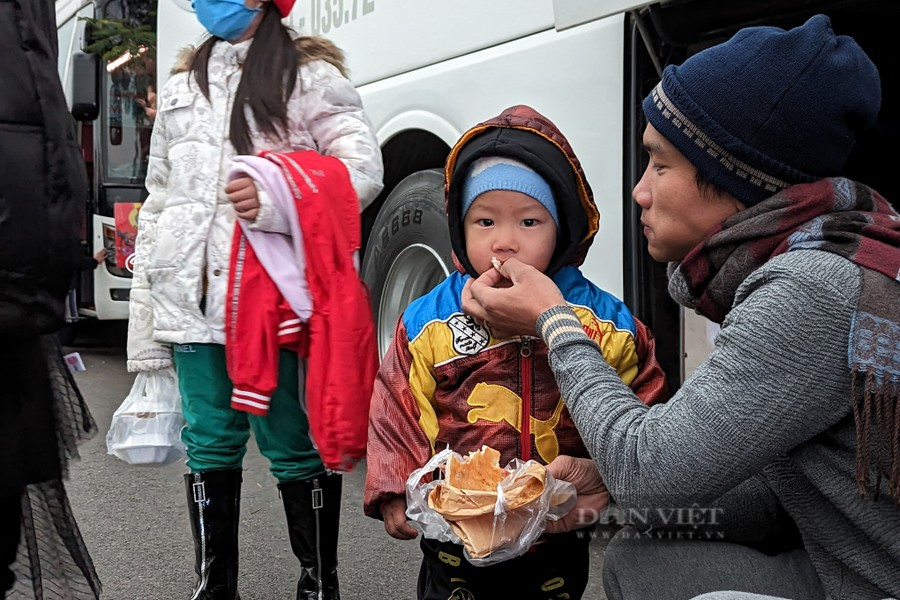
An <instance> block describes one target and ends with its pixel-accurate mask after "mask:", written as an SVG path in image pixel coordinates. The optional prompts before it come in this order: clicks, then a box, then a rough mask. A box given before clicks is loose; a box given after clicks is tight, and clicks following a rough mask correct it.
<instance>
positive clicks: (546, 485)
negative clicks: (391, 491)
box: [406, 448, 576, 566]
mask: <svg viewBox="0 0 900 600" xmlns="http://www.w3.org/2000/svg"><path fill="white" fill-rule="evenodd" d="M454 455H455V456H456V457H457V458H459V459H462V457H461V456H460V455H458V454H456V453H454V452H453V451H452V450H450V449H449V448H448V449H446V450H442V451H441V452H438V453H437V454H435V455H434V456H433V457H432V458H431V460H430V461H428V463H427V464H426V465H425V466H423V467H422V468H421V469H418V470H416V471H414V472H413V473H412V474H411V475H410V476H409V478H408V479H407V481H406V503H407V509H406V516H407V517H409V518H410V519H411V521H412V523H411V524H412V526H413V527H414V528H415V529H417V530H418V531H420V532H421V533H422V535H424V536H425V537H426V538H429V539H434V540H437V541H440V542H453V543H455V544H462V545H463V546H464V547H465V552H464V554H465V557H466V559H467V560H468V561H469V562H471V563H472V564H473V565H476V566H486V565H492V564H496V563H500V562H503V561H505V560H509V559H511V558H515V557H516V556H521V555H522V554H524V553H525V552H526V551H527V550H528V549H529V548H530V547H531V546H532V545H533V544H534V543H535V542H536V541H537V539H538V538H539V537H540V536H541V534H542V533H543V532H544V527H545V524H546V522H547V520H551V521H555V520H558V519H560V518H562V517H563V516H565V515H566V514H567V513H568V512H569V511H570V510H572V507H573V506H574V505H575V498H576V492H575V486H573V485H572V484H571V483H568V482H566V481H557V480H556V479H554V477H553V476H552V475H550V473H549V472H547V470H546V469H545V468H544V467H543V466H542V465H540V464H539V463H537V462H535V461H533V460H530V461H527V462H523V461H521V460H519V459H515V460H513V461H512V462H510V463H509V464H508V465H507V466H506V469H507V470H508V471H509V475H507V476H506V478H505V479H503V481H501V482H500V484H499V485H498V486H497V490H496V491H494V492H477V491H476V492H473V491H467V490H458V489H453V488H450V489H447V488H448V487H449V486H447V485H446V481H445V480H444V479H434V480H431V476H432V474H433V473H434V472H435V471H437V470H438V469H443V468H445V467H446V465H447V462H448V461H449V460H450V457H451V456H454ZM536 479H540V480H541V481H540V484H538V482H537V481H536ZM537 485H541V486H542V489H540V492H539V495H538V496H537V497H534V498H533V499H531V498H532V496H533V495H534V494H533V492H534V491H535V490H536V489H537V488H536V486H537ZM439 486H442V487H443V489H438V490H437V492H435V490H436V488H439ZM529 490H530V492H531V493H523V492H527V491H529ZM433 492H435V493H433ZM448 509H449V510H448ZM441 512H444V515H442V514H441Z"/></svg>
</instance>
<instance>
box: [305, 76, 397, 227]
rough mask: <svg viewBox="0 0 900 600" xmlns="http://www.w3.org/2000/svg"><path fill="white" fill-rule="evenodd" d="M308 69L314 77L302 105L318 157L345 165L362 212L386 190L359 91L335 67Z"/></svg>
mask: <svg viewBox="0 0 900 600" xmlns="http://www.w3.org/2000/svg"><path fill="white" fill-rule="evenodd" d="M306 67H307V68H308V70H309V74H310V78H311V85H310V87H309V88H308V91H307V92H306V93H305V96H306V101H305V102H304V105H303V106H304V110H305V114H304V120H305V122H306V126H307V128H308V129H309V132H310V134H311V135H312V136H313V139H314V140H315V141H316V146H317V149H318V151H319V154H323V155H325V156H333V157H335V158H338V159H340V160H341V162H343V163H344V165H346V167H347V171H348V172H349V174H350V181H351V183H352V184H353V189H354V190H356V194H357V196H359V204H360V211H362V210H363V209H365V208H366V207H367V206H368V205H369V204H371V203H372V201H373V200H374V199H375V197H376V196H377V195H378V193H379V192H380V191H381V189H382V188H383V187H384V184H383V182H382V179H383V177H384V164H383V162H382V158H381V148H380V146H379V145H378V138H377V137H376V136H375V132H374V131H373V129H372V124H371V123H370V122H369V118H368V117H367V116H366V113H365V111H364V110H363V107H362V100H361V99H360V97H359V93H358V92H357V91H356V88H354V87H353V84H351V83H350V81H349V80H348V79H347V78H346V77H344V76H343V75H341V73H340V72H339V71H338V70H337V68H336V67H335V66H334V65H332V64H330V63H327V62H325V61H323V60H317V61H313V62H311V63H309V64H308V65H306Z"/></svg>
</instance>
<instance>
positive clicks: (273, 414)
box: [174, 344, 325, 483]
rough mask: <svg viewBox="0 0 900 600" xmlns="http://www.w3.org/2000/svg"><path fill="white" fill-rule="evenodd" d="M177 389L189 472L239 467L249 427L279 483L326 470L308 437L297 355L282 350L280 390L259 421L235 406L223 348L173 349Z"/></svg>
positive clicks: (200, 345) (279, 369) (203, 345)
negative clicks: (266, 412) (301, 401)
mask: <svg viewBox="0 0 900 600" xmlns="http://www.w3.org/2000/svg"><path fill="white" fill-rule="evenodd" d="M174 350H175V352H174V359H175V369H176V370H177V372H178V389H179V390H180V391H181V406H182V409H183V410H184V420H185V423H186V425H185V428H184V429H183V430H182V432H181V439H182V441H183V442H184V444H185V446H187V457H188V458H187V465H188V468H189V469H190V471H191V473H197V472H198V471H209V470H216V469H237V468H240V467H241V463H242V461H243V459H244V454H245V453H246V452H247V440H249V439H250V428H251V427H252V428H253V435H254V436H255V437H256V444H257V446H259V451H260V452H261V453H262V455H263V456H265V457H266V458H267V459H269V463H270V465H271V466H270V470H271V471H272V475H274V476H275V479H277V480H278V482H279V483H287V482H289V481H298V480H303V479H310V478H312V477H317V476H319V475H322V474H323V473H324V472H325V467H324V466H323V465H322V459H321V458H319V453H318V452H317V451H316V449H315V447H314V446H313V444H312V441H311V440H310V437H309V421H308V420H307V418H306V413H304V411H303V408H302V407H301V406H300V396H299V382H298V381H299V380H298V377H299V372H298V370H299V367H298V361H297V355H296V354H295V353H293V352H290V351H287V350H282V351H281V356H280V358H279V363H278V389H277V390H275V393H274V394H272V400H271V403H270V405H269V412H268V415H266V416H265V417H258V416H255V415H251V414H249V413H246V412H243V411H240V410H235V409H233V408H231V388H232V384H231V380H230V379H229V378H228V370H227V368H226V366H225V346H222V345H220V344H179V345H175V346H174Z"/></svg>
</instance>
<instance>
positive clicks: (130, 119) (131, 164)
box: [102, 57, 156, 183]
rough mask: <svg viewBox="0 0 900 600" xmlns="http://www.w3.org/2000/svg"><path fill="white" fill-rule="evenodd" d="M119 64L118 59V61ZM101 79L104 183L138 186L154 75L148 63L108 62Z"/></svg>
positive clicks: (152, 101) (143, 169) (150, 124)
mask: <svg viewBox="0 0 900 600" xmlns="http://www.w3.org/2000/svg"><path fill="white" fill-rule="evenodd" d="M120 60H121V59H120ZM106 71H107V72H106V77H105V84H104V87H105V94H104V102H105V103H106V106H105V109H106V110H105V111H104V113H103V114H104V115H106V123H105V124H104V126H103V132H104V134H103V148H102V151H103V154H104V155H105V158H106V160H105V170H106V173H105V177H104V181H106V182H110V183H112V182H119V183H139V182H143V180H144V177H145V176H146V174H147V161H148V158H149V155H150V134H151V132H152V131H153V119H154V116H155V102H156V90H155V89H154V87H155V83H154V82H155V80H156V71H155V68H154V65H153V61H152V59H142V58H141V57H135V58H132V59H131V60H128V61H122V62H120V63H119V64H117V61H112V62H110V63H109V64H108V66H107V69H106Z"/></svg>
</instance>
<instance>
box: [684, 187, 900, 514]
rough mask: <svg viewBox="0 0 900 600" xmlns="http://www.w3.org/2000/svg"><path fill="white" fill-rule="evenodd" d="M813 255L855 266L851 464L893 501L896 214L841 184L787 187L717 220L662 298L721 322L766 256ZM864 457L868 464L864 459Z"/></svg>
mask: <svg viewBox="0 0 900 600" xmlns="http://www.w3.org/2000/svg"><path fill="white" fill-rule="evenodd" d="M804 249H816V250H823V251H826V252H831V253H834V254H837V255H839V256H843V257H845V258H847V259H848V260H850V261H852V262H854V263H855V264H857V265H859V266H860V267H862V268H863V279H862V288H861V290H860V297H859V303H858V305H857V307H856V310H855V312H854V316H853V322H852V324H851V329H850V344H849V348H848V368H849V370H850V375H851V380H852V399H851V400H852V404H853V416H854V422H855V425H856V444H857V446H856V466H857V482H858V484H859V489H860V493H861V494H863V495H865V493H866V490H867V488H868V485H869V480H870V477H871V471H872V470H874V471H875V479H876V481H875V485H874V489H875V496H876V498H877V496H878V490H879V489H880V487H881V480H882V477H885V478H886V479H887V482H888V491H889V493H890V495H891V496H893V497H894V498H895V499H897V500H898V501H900V216H898V214H897V212H896V211H895V210H894V209H893V208H891V206H890V204H888V203H887V201H886V200H885V199H884V198H883V197H881V195H880V194H878V192H876V191H874V190H872V189H870V188H869V187H867V186H865V185H862V184H859V183H856V182H853V181H850V180H848V179H843V178H835V179H823V180H820V181H817V182H815V183H809V184H801V185H795V186H792V187H789V188H787V189H785V190H783V191H781V192H779V193H778V194H776V195H774V196H772V197H771V198H769V199H767V200H765V201H763V202H761V203H760V204H757V205H756V206H753V207H751V208H748V209H746V210H743V211H741V212H739V213H737V214H735V215H733V216H732V217H730V218H728V219H727V220H725V222H723V223H722V225H721V226H720V227H719V228H718V229H717V230H715V231H714V232H713V233H712V234H711V235H710V236H709V237H707V238H706V240H705V241H704V242H703V243H702V244H701V245H699V246H697V247H696V248H694V250H692V251H691V252H690V254H688V255H687V256H686V257H685V259H684V260H683V261H682V262H681V263H680V264H678V265H675V267H674V269H672V272H671V275H670V282H669V291H670V293H671V294H672V296H673V297H674V298H675V299H676V300H677V301H678V302H680V303H681V304H684V305H685V306H688V307H690V308H693V309H695V310H696V311H697V312H698V313H700V314H701V315H703V316H705V317H707V318H708V319H710V320H712V321H714V322H716V323H721V322H722V321H723V320H724V318H725V315H726V314H727V313H728V311H729V310H731V307H732V304H733V303H734V297H735V293H736V292H737V289H738V287H739V286H740V285H741V284H742V283H743V282H744V281H745V280H746V279H747V277H748V276H749V275H750V274H751V273H752V272H753V271H755V270H756V269H758V268H759V267H761V266H762V265H764V264H765V263H766V262H768V261H769V260H770V259H771V258H773V257H775V256H778V255H779V254H782V253H784V252H790V251H792V250H804ZM873 454H874V456H875V458H874V464H873V460H872V455H873Z"/></svg>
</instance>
